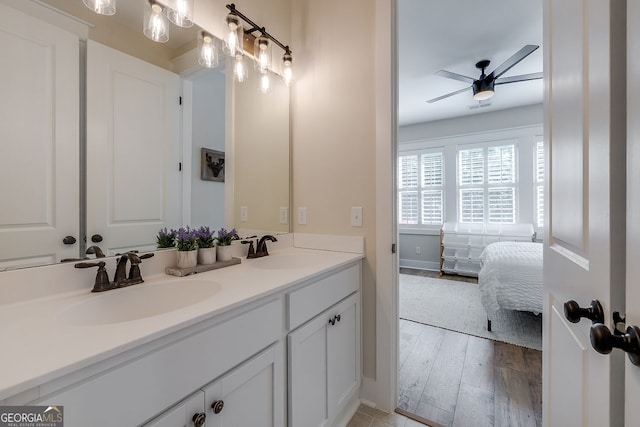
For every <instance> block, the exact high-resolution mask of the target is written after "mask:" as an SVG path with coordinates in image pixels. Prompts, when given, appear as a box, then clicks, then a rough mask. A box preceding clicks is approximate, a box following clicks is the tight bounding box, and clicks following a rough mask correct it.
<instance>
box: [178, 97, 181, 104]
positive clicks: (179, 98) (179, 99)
mask: <svg viewBox="0 0 640 427" xmlns="http://www.w3.org/2000/svg"><path fill="white" fill-rule="evenodd" d="M178 105H182V97H181V96H179V97H178Z"/></svg>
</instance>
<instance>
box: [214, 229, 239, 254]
mask: <svg viewBox="0 0 640 427" xmlns="http://www.w3.org/2000/svg"><path fill="white" fill-rule="evenodd" d="M238 239H239V236H238V233H237V232H236V229H235V228H234V229H233V230H231V231H227V230H226V229H225V228H221V229H220V230H218V237H216V240H217V241H218V246H217V252H218V255H217V257H218V261H229V260H231V256H232V252H231V251H232V249H231V242H232V241H234V240H238Z"/></svg>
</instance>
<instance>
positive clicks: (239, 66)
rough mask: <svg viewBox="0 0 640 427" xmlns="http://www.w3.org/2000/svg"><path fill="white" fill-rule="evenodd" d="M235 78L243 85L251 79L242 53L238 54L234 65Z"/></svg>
mask: <svg viewBox="0 0 640 427" xmlns="http://www.w3.org/2000/svg"><path fill="white" fill-rule="evenodd" d="M233 78H234V79H235V80H236V81H237V82H238V83H242V82H244V81H246V80H247V79H248V78H249V70H247V64H246V63H245V61H244V55H243V54H242V53H238V54H236V59H235V62H234V64H233Z"/></svg>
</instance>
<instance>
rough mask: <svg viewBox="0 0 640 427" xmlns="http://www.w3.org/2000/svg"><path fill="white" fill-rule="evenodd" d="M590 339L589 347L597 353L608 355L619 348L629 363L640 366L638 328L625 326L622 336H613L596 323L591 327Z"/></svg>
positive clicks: (639, 332)
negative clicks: (625, 354)
mask: <svg viewBox="0 0 640 427" xmlns="http://www.w3.org/2000/svg"><path fill="white" fill-rule="evenodd" d="M590 338H591V346H592V347H593V348H594V350H595V351H597V352H598V353H600V354H609V353H611V351H612V350H613V349H614V348H619V349H621V350H622V351H624V352H626V353H627V356H629V360H630V361H631V363H633V364H634V365H636V366H640V328H638V327H637V326H633V325H632V326H627V330H626V333H625V334H624V335H615V334H612V333H611V331H610V330H609V328H607V327H606V326H605V325H603V324H602V323H596V324H594V325H591V331H590Z"/></svg>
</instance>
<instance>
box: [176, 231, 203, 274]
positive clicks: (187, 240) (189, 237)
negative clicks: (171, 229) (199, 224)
mask: <svg viewBox="0 0 640 427" xmlns="http://www.w3.org/2000/svg"><path fill="white" fill-rule="evenodd" d="M175 233H176V248H177V249H178V251H177V252H176V253H177V257H178V268H191V267H195V266H196V265H198V251H197V249H198V236H197V235H196V230H193V229H191V228H189V226H187V227H186V228H184V227H180V228H179V229H177V230H176V231H175Z"/></svg>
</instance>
